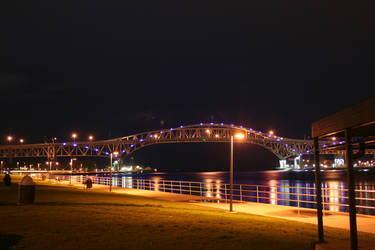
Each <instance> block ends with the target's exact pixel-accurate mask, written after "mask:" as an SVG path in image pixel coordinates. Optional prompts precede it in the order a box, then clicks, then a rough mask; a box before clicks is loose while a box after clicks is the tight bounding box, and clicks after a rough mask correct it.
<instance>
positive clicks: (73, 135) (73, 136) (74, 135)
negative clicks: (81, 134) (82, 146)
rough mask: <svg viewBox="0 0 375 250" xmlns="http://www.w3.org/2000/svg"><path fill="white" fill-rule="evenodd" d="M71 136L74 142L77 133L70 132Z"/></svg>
mask: <svg viewBox="0 0 375 250" xmlns="http://www.w3.org/2000/svg"><path fill="white" fill-rule="evenodd" d="M72 138H73V141H74V142H76V138H77V134H76V133H73V134H72Z"/></svg>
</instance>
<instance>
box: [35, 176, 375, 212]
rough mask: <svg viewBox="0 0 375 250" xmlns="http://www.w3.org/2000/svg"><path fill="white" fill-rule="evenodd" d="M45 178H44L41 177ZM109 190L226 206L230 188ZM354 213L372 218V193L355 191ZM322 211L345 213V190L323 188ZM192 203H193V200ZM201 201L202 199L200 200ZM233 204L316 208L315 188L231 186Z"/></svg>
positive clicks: (131, 183) (159, 183) (150, 182)
mask: <svg viewBox="0 0 375 250" xmlns="http://www.w3.org/2000/svg"><path fill="white" fill-rule="evenodd" d="M43 176H44V177H43ZM43 176H42V175H40V174H36V175H34V177H37V178H41V179H43V178H44V179H47V180H50V181H53V182H56V183H65V184H66V183H72V184H77V183H81V184H83V183H84V182H85V180H86V179H87V178H88V177H90V178H91V179H92V180H93V184H97V185H106V186H109V185H110V183H111V181H110V177H109V176H83V175H53V174H49V175H47V176H46V175H43ZM112 186H113V187H117V188H133V189H142V190H150V191H160V192H169V193H176V194H185V195H192V196H200V197H203V198H205V199H203V201H206V202H228V201H229V190H230V188H229V184H224V183H221V182H219V181H217V182H194V181H173V180H157V179H134V178H133V177H131V176H121V177H118V176H114V177H112ZM355 192H356V201H357V205H356V208H357V212H358V213H361V214H372V215H375V190H374V187H373V186H372V189H368V188H366V189H359V187H357V189H356V190H355ZM322 199H323V208H324V210H325V211H330V212H347V211H348V189H345V188H342V187H339V186H335V187H326V186H322ZM192 200H193V199H192ZM200 200H202V198H200ZM233 200H234V201H235V202H257V203H267V204H274V205H285V206H294V207H297V208H316V194H315V185H312V186H311V187H305V186H282V185H281V186H276V185H247V184H233Z"/></svg>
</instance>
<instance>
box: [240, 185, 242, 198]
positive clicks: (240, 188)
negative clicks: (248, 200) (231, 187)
mask: <svg viewBox="0 0 375 250" xmlns="http://www.w3.org/2000/svg"><path fill="white" fill-rule="evenodd" d="M240 201H242V185H240Z"/></svg>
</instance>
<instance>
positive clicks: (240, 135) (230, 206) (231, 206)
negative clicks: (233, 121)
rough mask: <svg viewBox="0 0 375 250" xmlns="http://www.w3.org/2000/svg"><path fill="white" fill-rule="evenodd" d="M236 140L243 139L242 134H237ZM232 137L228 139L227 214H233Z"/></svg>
mask: <svg viewBox="0 0 375 250" xmlns="http://www.w3.org/2000/svg"><path fill="white" fill-rule="evenodd" d="M234 137H235V138H236V139H243V138H244V137H245V135H244V134H242V133H238V134H235V136H234ZM233 141H234V138H233V135H232V136H231V137H230V169H229V212H233Z"/></svg>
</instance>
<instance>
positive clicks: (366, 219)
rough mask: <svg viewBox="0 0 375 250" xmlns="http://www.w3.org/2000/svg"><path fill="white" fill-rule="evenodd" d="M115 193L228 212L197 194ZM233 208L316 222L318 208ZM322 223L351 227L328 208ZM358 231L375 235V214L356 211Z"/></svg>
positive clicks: (346, 218) (117, 190)
mask: <svg viewBox="0 0 375 250" xmlns="http://www.w3.org/2000/svg"><path fill="white" fill-rule="evenodd" d="M73 186H75V187H76V188H81V189H83V188H84V185H82V184H74V185H73ZM93 189H94V190H97V191H105V192H106V191H109V187H108V186H104V185H97V184H94V185H93ZM112 192H114V193H123V194H128V195H137V196H143V197H149V198H154V199H160V200H168V201H178V202H189V203H194V204H196V205H200V206H205V207H212V208H217V209H222V210H228V211H229V203H225V202H218V201H216V200H208V198H206V197H201V196H195V195H185V194H174V193H167V192H160V191H149V190H141V189H130V188H118V187H112ZM233 211H235V212H240V213H248V214H256V215H262V216H269V217H275V218H281V219H287V220H293V221H299V222H304V223H311V224H317V216H316V210H315V209H311V208H296V207H289V206H280V205H271V204H263V203H254V202H238V201H237V202H234V203H233ZM323 225H324V226H328V227H335V228H341V229H346V230H349V229H350V225H349V215H348V214H347V213H340V212H328V211H326V212H324V213H323ZM357 230H358V231H359V232H366V233H373V234H375V216H371V215H361V214H357Z"/></svg>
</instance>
